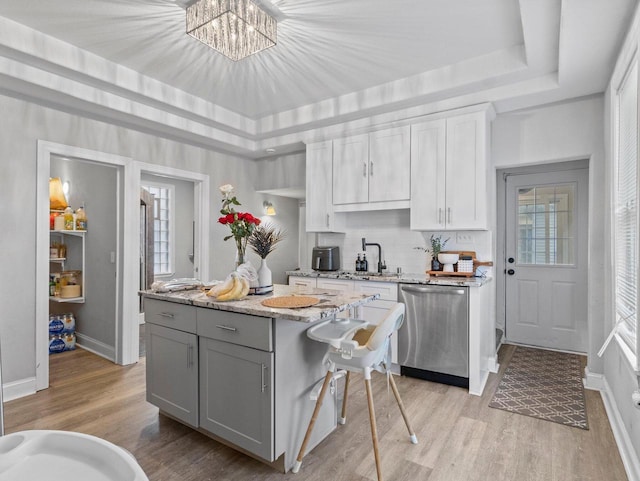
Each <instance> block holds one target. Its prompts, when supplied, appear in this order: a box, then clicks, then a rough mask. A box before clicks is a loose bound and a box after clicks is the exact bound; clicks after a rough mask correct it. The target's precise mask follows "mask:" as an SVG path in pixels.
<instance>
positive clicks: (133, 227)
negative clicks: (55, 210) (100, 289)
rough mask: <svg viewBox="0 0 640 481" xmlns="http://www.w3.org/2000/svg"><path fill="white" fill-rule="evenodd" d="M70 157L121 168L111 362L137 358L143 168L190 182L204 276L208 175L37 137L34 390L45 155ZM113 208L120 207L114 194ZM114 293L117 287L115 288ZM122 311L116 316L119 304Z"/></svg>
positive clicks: (39, 353)
mask: <svg viewBox="0 0 640 481" xmlns="http://www.w3.org/2000/svg"><path fill="white" fill-rule="evenodd" d="M52 155H55V156H61V157H74V158H78V159H85V160H87V161H92V162H96V163H103V164H107V165H112V166H121V167H122V176H121V179H120V181H119V188H120V189H122V192H123V193H124V199H123V204H124V208H123V209H122V211H123V215H122V218H120V221H119V222H118V225H117V229H118V232H117V236H118V239H122V245H121V246H120V242H118V251H117V252H116V263H117V265H120V258H121V257H122V272H117V274H116V285H118V286H120V285H121V286H122V291H121V292H122V297H121V299H118V294H116V303H120V304H119V305H118V306H116V342H115V346H114V348H115V360H114V362H116V363H117V364H121V365H127V364H133V363H136V362H138V360H139V337H140V330H139V317H138V308H139V305H138V286H139V285H140V269H139V256H140V222H139V220H140V219H139V204H140V184H141V182H140V175H141V173H142V172H148V173H150V174H155V175H164V176H168V177H175V178H178V179H182V180H188V181H193V182H194V209H195V210H194V216H195V219H196V222H197V228H196V235H195V242H194V243H195V246H194V247H195V249H194V250H195V252H194V254H195V255H196V259H197V261H196V262H195V263H194V264H195V265H196V267H197V268H198V272H199V273H200V278H201V279H204V280H208V278H209V210H210V209H209V176H208V175H206V174H200V173H197V172H190V171H187V170H181V169H175V168H171V167H165V166H161V165H155V164H149V163H145V162H139V161H134V160H133V159H132V158H130V157H124V156H120V155H116V154H109V153H106V152H100V151H96V150H90V149H84V148H81V147H75V146H71V145H65V144H59V143H55V142H49V141H44V140H38V143H37V157H36V280H35V290H36V294H35V316H36V318H35V347H36V359H35V361H36V364H35V372H36V386H35V388H36V391H40V390H42V389H46V388H48V387H49V345H48V342H47V341H48V331H49V323H48V312H49V295H48V292H49V289H48V285H49V282H48V278H49V177H50V174H51V156H52ZM117 197H118V211H120V210H121V209H120V207H121V206H120V203H119V202H120V200H119V198H120V192H118V193H117ZM117 292H120V291H117ZM120 306H121V307H122V309H121V310H122V315H119V313H118V311H119V307H120Z"/></svg>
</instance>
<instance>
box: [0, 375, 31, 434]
mask: <svg viewBox="0 0 640 481" xmlns="http://www.w3.org/2000/svg"><path fill="white" fill-rule="evenodd" d="M35 393H36V378H35V377H26V378H24V379H18V380H17V381H12V382H6V383H4V384H3V385H2V397H3V399H4V402H7V401H13V400H14V399H19V398H21V397H25V396H30V395H32V394H35ZM0 411H1V410H0ZM0 424H1V423H0Z"/></svg>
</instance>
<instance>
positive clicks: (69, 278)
mask: <svg viewBox="0 0 640 481" xmlns="http://www.w3.org/2000/svg"><path fill="white" fill-rule="evenodd" d="M81 296H82V271H62V272H61V273H60V297H62V298H65V299H69V298H72V297H81Z"/></svg>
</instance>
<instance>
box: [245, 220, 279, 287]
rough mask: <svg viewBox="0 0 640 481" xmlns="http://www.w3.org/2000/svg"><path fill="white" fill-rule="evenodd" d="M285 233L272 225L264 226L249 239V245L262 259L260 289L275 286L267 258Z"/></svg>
mask: <svg viewBox="0 0 640 481" xmlns="http://www.w3.org/2000/svg"><path fill="white" fill-rule="evenodd" d="M284 235H285V233H284V231H281V230H280V229H278V228H277V227H276V226H274V225H272V224H266V225H265V224H262V225H258V226H256V228H255V229H254V230H253V233H252V234H251V236H250V237H249V240H248V243H249V245H250V246H251V249H252V250H253V252H255V253H256V254H258V255H259V256H260V259H262V261H261V263H260V268H259V269H258V284H259V287H268V286H271V285H273V280H272V275H271V269H269V267H268V266H267V261H266V259H267V256H268V255H269V254H271V252H273V250H274V249H275V246H276V244H277V243H278V242H280V241H281V240H282V239H283V238H284Z"/></svg>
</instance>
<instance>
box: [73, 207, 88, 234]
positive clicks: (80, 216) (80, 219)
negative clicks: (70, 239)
mask: <svg viewBox="0 0 640 481" xmlns="http://www.w3.org/2000/svg"><path fill="white" fill-rule="evenodd" d="M76 230H87V213H86V212H85V211H84V208H83V207H78V210H76Z"/></svg>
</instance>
